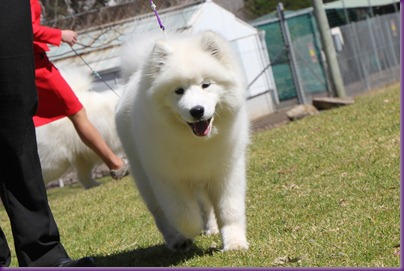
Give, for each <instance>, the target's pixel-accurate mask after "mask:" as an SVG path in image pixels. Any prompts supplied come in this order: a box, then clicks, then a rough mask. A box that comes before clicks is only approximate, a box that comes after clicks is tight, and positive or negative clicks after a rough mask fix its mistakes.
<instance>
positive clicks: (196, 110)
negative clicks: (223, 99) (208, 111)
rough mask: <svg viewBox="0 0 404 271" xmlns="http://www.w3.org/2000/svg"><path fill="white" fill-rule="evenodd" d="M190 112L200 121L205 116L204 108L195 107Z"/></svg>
mask: <svg viewBox="0 0 404 271" xmlns="http://www.w3.org/2000/svg"><path fill="white" fill-rule="evenodd" d="M189 112H190V113H191V116H192V117H194V118H195V119H198V120H199V119H201V118H202V117H203V114H205V108H203V106H200V105H197V106H195V107H192V108H191V110H189Z"/></svg>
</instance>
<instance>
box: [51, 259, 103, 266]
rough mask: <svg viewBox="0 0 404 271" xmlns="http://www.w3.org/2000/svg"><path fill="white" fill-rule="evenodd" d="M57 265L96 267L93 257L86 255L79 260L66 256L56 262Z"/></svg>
mask: <svg viewBox="0 0 404 271" xmlns="http://www.w3.org/2000/svg"><path fill="white" fill-rule="evenodd" d="M56 266H57V267H95V266H96V265H95V263H94V260H93V258H91V257H84V258H81V259H78V260H75V261H74V260H72V259H70V258H65V259H62V260H60V261H59V263H58V264H56Z"/></svg>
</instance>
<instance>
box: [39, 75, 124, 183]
mask: <svg viewBox="0 0 404 271" xmlns="http://www.w3.org/2000/svg"><path fill="white" fill-rule="evenodd" d="M61 73H62V75H63V77H64V78H65V79H66V81H67V82H68V83H69V85H70V86H71V87H72V89H73V90H74V91H75V93H76V95H77V97H78V98H79V100H80V101H81V103H82V104H83V106H84V108H85V110H86V112H87V116H88V118H89V120H90V121H91V123H92V124H93V125H94V126H95V127H96V128H97V129H98V131H99V132H100V133H101V135H102V137H103V138H104V140H105V141H106V143H107V144H108V146H109V147H110V148H111V149H112V150H113V151H114V152H115V153H118V154H119V153H122V145H121V143H120V140H119V137H118V135H117V133H116V127H115V117H114V116H115V107H116V104H117V101H118V98H119V97H118V96H117V95H116V94H115V93H113V92H112V91H109V90H106V91H103V92H95V91H92V90H90V88H91V78H90V75H89V74H88V73H86V72H84V71H82V70H80V69H71V68H70V69H68V68H67V69H64V70H61ZM36 134H37V141H38V153H39V158H40V160H41V165H42V172H43V176H44V180H45V183H49V182H51V181H53V180H56V179H58V178H60V177H62V176H63V175H64V174H65V173H66V172H68V170H69V169H71V168H72V169H73V170H75V171H76V173H77V177H78V180H79V182H80V184H81V185H82V186H83V187H84V188H86V189H88V188H92V187H94V186H97V185H99V183H98V182H97V181H96V180H94V179H93V177H92V170H93V168H94V167H95V166H97V165H100V164H102V161H101V159H100V158H99V156H97V155H96V154H95V153H94V152H93V151H92V150H91V149H90V148H88V147H87V146H86V145H85V144H84V143H83V142H82V141H81V139H80V137H79V135H78V134H77V132H76V130H75V129H74V126H73V124H72V122H71V121H70V120H69V118H67V117H66V118H62V119H59V120H56V121H54V122H51V123H49V124H46V125H43V126H39V127H37V128H36Z"/></svg>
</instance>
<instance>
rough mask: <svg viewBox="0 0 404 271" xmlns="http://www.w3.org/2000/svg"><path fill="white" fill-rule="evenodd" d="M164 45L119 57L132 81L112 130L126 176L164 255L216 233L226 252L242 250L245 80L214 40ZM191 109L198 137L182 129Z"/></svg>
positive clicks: (132, 48)
mask: <svg viewBox="0 0 404 271" xmlns="http://www.w3.org/2000/svg"><path fill="white" fill-rule="evenodd" d="M171 37H173V36H172V35H169V39H161V40H157V41H155V40H153V38H144V37H143V38H138V37H137V38H134V39H133V40H131V41H129V42H128V43H127V44H126V45H125V47H124V49H123V57H122V58H123V60H124V62H125V63H124V66H123V74H124V75H127V76H129V75H131V76H130V78H129V79H128V83H127V84H126V85H125V86H124V94H123V96H122V97H121V99H120V100H119V102H118V106H117V114H116V123H117V129H118V135H119V136H120V138H121V142H122V144H123V147H124V150H125V153H126V155H127V158H128V160H129V163H130V165H131V172H132V173H133V175H134V177H135V181H136V184H137V187H138V189H139V190H140V193H141V195H142V197H143V199H144V201H145V203H146V205H147V207H148V209H149V210H150V212H151V213H152V214H153V216H154V218H155V222H156V224H157V227H158V228H159V230H160V231H161V233H162V235H163V237H164V239H165V242H166V244H167V245H168V247H169V248H170V249H172V250H187V249H188V248H189V247H190V245H191V244H192V240H193V239H194V238H195V236H196V235H198V234H200V233H201V231H202V230H205V232H206V233H207V234H213V233H218V231H219V229H220V232H221V235H222V240H223V249H224V250H237V249H247V248H248V242H247V240H246V218H245V193H246V177H245V152H246V146H247V144H248V142H249V134H248V133H249V131H248V130H249V128H248V119H247V114H246V107H245V83H244V77H243V73H242V72H241V69H240V66H239V63H238V62H237V61H236V58H235V56H234V55H233V52H232V50H231V48H230V46H229V44H228V43H227V42H226V41H225V40H224V39H223V38H222V37H221V36H219V35H218V34H216V33H213V32H210V31H207V32H204V33H201V34H199V35H193V36H174V37H173V38H171ZM160 38H161V36H160ZM131 55H134V56H135V57H131ZM198 106H199V107H201V106H202V107H203V108H204V112H203V115H202V116H201V117H200V116H198V117H197V118H198V119H199V117H200V119H201V120H202V121H204V123H205V124H204V125H201V126H199V128H194V130H196V131H198V132H195V134H196V133H199V136H196V135H195V134H194V133H193V129H191V127H190V125H189V124H188V123H193V122H195V121H196V120H197V118H195V117H194V116H192V115H191V113H190V112H191V111H192V109H194V108H195V107H198ZM211 118H214V120H213V123H211V125H209V127H207V123H208V122H207V120H210V119H211ZM201 123H202V122H201ZM215 217H216V219H215ZM218 226H219V227H218Z"/></svg>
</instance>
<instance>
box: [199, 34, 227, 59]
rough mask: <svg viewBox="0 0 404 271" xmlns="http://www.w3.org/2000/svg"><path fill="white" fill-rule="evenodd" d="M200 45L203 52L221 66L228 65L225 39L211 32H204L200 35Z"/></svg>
mask: <svg viewBox="0 0 404 271" xmlns="http://www.w3.org/2000/svg"><path fill="white" fill-rule="evenodd" d="M201 45H202V48H203V50H204V51H205V52H208V53H209V54H211V55H212V56H213V57H214V58H216V59H218V60H219V61H220V62H222V63H223V64H227V63H228V61H227V60H228V56H227V54H226V52H228V51H229V50H228V48H227V47H228V45H227V42H226V41H225V39H224V38H223V37H222V36H220V35H219V34H217V33H215V32H213V31H205V32H203V33H202V37H201Z"/></svg>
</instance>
